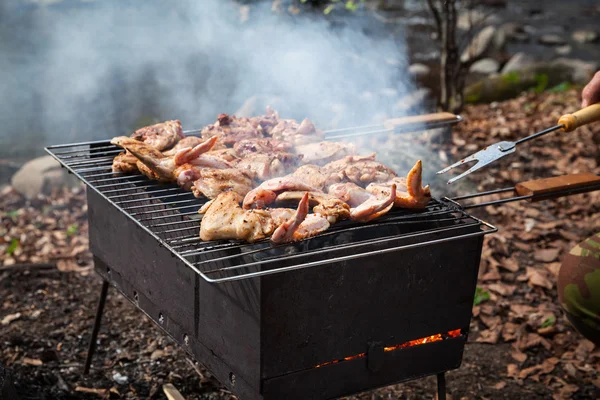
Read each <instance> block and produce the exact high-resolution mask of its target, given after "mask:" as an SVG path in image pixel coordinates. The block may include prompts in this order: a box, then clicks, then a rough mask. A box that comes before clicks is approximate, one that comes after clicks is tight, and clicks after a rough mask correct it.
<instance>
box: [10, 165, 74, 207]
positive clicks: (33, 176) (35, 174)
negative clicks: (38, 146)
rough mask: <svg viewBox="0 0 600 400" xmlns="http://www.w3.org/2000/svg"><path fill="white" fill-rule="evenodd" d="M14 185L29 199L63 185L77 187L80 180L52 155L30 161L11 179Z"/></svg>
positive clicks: (48, 192)
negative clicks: (70, 173)
mask: <svg viewBox="0 0 600 400" xmlns="http://www.w3.org/2000/svg"><path fill="white" fill-rule="evenodd" d="M11 184H12V187H13V188H14V189H15V190H16V191H17V192H19V193H21V194H22V195H24V196H25V197H27V198H28V199H32V198H34V197H37V196H38V195H40V194H50V193H51V192H52V189H55V188H59V187H62V186H67V187H76V186H78V185H79V184H80V183H79V180H78V179H77V178H76V177H75V176H73V175H69V173H68V172H67V170H66V169H63V168H61V166H60V164H59V163H58V162H57V161H56V160H55V159H54V158H52V157H51V156H44V157H39V158H35V159H33V160H31V161H28V162H27V163H25V165H23V166H22V167H21V169H19V170H18V171H17V172H16V173H15V174H14V175H13V177H12V179H11Z"/></svg>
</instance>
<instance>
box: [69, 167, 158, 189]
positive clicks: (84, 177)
mask: <svg viewBox="0 0 600 400" xmlns="http://www.w3.org/2000/svg"><path fill="white" fill-rule="evenodd" d="M75 173H77V171H75ZM81 178H82V179H85V180H87V179H88V178H89V176H83V175H81ZM136 178H141V179H136ZM123 179H126V180H130V181H129V182H126V183H131V182H141V181H147V180H148V178H146V177H145V176H143V175H123V176H115V177H112V178H104V179H92V180H93V181H95V182H112V181H118V180H123ZM131 179H136V180H135V181H132V180H131ZM115 185H116V184H110V185H108V186H115ZM95 187H96V188H99V187H106V185H103V186H95Z"/></svg>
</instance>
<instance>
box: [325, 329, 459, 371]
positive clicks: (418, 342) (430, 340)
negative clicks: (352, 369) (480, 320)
mask: <svg viewBox="0 0 600 400" xmlns="http://www.w3.org/2000/svg"><path fill="white" fill-rule="evenodd" d="M461 334H462V332H461V330H460V329H455V330H453V331H449V332H448V333H446V334H445V335H442V334H441V333H438V334H436V335H431V336H427V337H424V338H421V339H415V340H410V341H408V342H406V343H402V344H397V345H394V346H390V347H384V348H383V351H394V350H399V349H404V348H407V347H412V346H418V345H421V344H425V343H433V342H439V341H440V340H444V339H448V338H456V337H459V336H460V335H461ZM366 356H367V354H366V353H360V354H356V355H354V356H350V357H345V358H343V359H341V360H334V361H329V362H326V363H323V364H319V365H316V366H315V367H314V368H320V367H324V366H326V365H331V364H337V363H339V362H342V361H350V360H356V359H358V358H363V357H366Z"/></svg>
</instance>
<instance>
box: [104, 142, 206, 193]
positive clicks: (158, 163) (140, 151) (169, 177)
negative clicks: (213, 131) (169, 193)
mask: <svg viewBox="0 0 600 400" xmlns="http://www.w3.org/2000/svg"><path fill="white" fill-rule="evenodd" d="M216 140H217V139H216V138H214V139H210V140H207V141H205V142H203V143H201V144H199V145H197V146H196V147H194V148H189V147H187V148H184V149H181V150H179V151H178V152H177V153H176V154H175V155H174V156H173V157H168V156H165V155H164V154H163V153H161V152H160V151H158V150H157V149H155V148H154V147H152V146H149V145H148V144H146V143H144V142H140V141H138V140H135V139H132V138H129V137H126V136H119V137H116V138H114V139H113V140H111V143H112V144H116V145H117V146H120V147H123V148H124V149H126V150H127V151H129V152H130V153H131V154H133V155H134V156H135V157H136V158H137V159H138V160H139V162H141V163H142V164H143V165H145V166H146V167H147V168H143V167H142V168H141V169H140V170H141V171H142V173H144V174H145V175H146V176H148V177H150V178H152V179H157V180H159V181H161V182H173V181H177V180H178V175H179V173H180V172H182V171H184V170H188V169H190V168H193V167H194V166H195V165H192V164H188V163H190V162H192V161H193V162H197V159H198V158H199V157H200V156H201V155H202V153H205V152H207V151H208V150H210V148H211V147H212V146H213V145H214V142H215V141H216ZM138 168H139V167H138ZM148 170H149V171H151V172H149V171H148Z"/></svg>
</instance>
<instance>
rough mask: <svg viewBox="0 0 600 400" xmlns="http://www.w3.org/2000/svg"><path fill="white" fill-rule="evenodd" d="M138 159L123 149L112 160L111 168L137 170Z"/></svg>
mask: <svg viewBox="0 0 600 400" xmlns="http://www.w3.org/2000/svg"><path fill="white" fill-rule="evenodd" d="M137 162H138V159H137V158H136V157H135V156H134V155H133V154H131V153H130V152H128V151H127V150H125V151H124V152H123V153H120V154H118V155H117V156H116V157H115V159H114V160H113V164H112V170H113V172H137V171H138V168H137V165H136V164H137Z"/></svg>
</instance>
